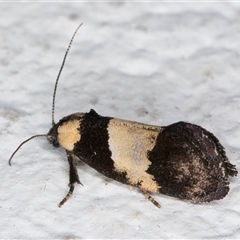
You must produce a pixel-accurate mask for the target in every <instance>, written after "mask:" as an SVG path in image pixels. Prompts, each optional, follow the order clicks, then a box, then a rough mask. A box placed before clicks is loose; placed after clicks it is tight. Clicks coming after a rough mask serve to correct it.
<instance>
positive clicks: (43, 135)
mask: <svg viewBox="0 0 240 240" xmlns="http://www.w3.org/2000/svg"><path fill="white" fill-rule="evenodd" d="M46 136H47V134H38V135H34V136H32V137H30V138H28V139H27V140H25V141H23V142H22V143H21V144H20V145H19V146H18V147H17V149H16V150H15V151H14V152H13V154H12V156H11V157H10V158H9V160H8V164H9V165H10V166H12V165H11V160H12V158H13V156H14V155H15V153H16V152H17V151H18V150H19V149H20V147H21V146H22V145H23V144H25V143H26V142H28V141H30V140H32V139H33V138H36V137H46Z"/></svg>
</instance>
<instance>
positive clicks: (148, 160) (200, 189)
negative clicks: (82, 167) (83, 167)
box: [47, 110, 237, 206]
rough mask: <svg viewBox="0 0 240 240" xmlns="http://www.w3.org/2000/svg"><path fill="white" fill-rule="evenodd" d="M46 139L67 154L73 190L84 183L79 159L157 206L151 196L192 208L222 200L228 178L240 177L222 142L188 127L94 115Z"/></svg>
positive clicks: (73, 119) (70, 119)
mask: <svg viewBox="0 0 240 240" xmlns="http://www.w3.org/2000/svg"><path fill="white" fill-rule="evenodd" d="M47 139H48V140H49V142H50V143H51V144H53V146H55V147H59V146H60V147H62V148H64V149H66V152H67V157H68V162H69V165H70V186H71V187H74V184H75V183H80V180H79V177H78V173H77V168H76V165H77V161H76V159H80V160H82V161H83V162H85V163H86V164H88V165H89V166H90V167H92V168H94V169H95V170H97V171H98V172H99V173H102V174H103V175H105V176H107V177H109V178H111V179H114V180H116V181H119V182H121V183H125V184H129V185H131V186H134V187H137V188H138V189H139V190H140V191H142V192H143V193H144V194H145V195H146V196H147V197H148V198H150V200H151V201H153V203H154V204H155V205H157V206H159V204H158V203H157V202H156V201H155V200H154V199H153V198H152V197H151V196H150V195H149V193H162V194H166V195H169V196H173V197H177V198H180V199H184V200H189V201H191V202H194V203H202V202H210V201H213V200H218V199H222V198H223V197H225V196H226V194H227V193H228V191H229V182H228V177H229V176H235V175H237V171H236V169H235V166H233V165H232V164H231V163H230V162H229V161H228V159H227V157H226V154H225V151H224V148H223V147H222V145H221V144H220V143H219V141H218V139H217V138H216V137H215V136H214V135H213V134H212V133H210V132H208V131H207V130H205V129H204V128H202V127H200V126H197V125H194V124H191V123H186V122H177V123H174V124H172V125H169V126H166V127H159V126H152V125H146V124H142V123H138V122H132V121H126V120H122V119H116V118H111V117H102V116H100V115H99V114H97V113H96V112H95V111H94V110H90V112H89V113H74V114H71V115H69V116H67V117H64V118H62V119H61V120H60V121H59V122H58V123H57V124H55V125H54V126H53V127H52V128H51V129H50V131H49V133H48V135H47ZM71 193H72V191H71ZM70 195H71V194H70ZM65 200H66V199H65ZM65 200H64V202H65ZM62 204H63V202H62V203H61V204H60V205H62Z"/></svg>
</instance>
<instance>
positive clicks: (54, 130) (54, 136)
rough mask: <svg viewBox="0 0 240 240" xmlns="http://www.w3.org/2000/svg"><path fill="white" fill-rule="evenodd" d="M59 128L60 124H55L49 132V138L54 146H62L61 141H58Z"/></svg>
mask: <svg viewBox="0 0 240 240" xmlns="http://www.w3.org/2000/svg"><path fill="white" fill-rule="evenodd" d="M57 129H58V125H57V124H54V125H53V126H52V128H51V129H50V130H49V132H48V134H47V140H48V141H49V143H50V144H52V145H53V146H54V147H59V146H60V145H59V142H58V131H57Z"/></svg>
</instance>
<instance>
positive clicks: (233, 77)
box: [0, 2, 240, 239]
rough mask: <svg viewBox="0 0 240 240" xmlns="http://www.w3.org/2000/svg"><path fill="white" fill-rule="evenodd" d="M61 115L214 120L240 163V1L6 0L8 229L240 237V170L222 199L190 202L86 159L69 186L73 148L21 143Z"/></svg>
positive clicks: (7, 234) (1, 80)
mask: <svg viewBox="0 0 240 240" xmlns="http://www.w3.org/2000/svg"><path fill="white" fill-rule="evenodd" d="M81 22H83V23H84V25H83V26H82V28H81V29H80V31H79V32H78V34H77V36H76V38H75V40H74V43H73V46H72V49H71V51H70V54H69V56H68V59H67V63H66V65H65V68H64V70H63V74H62V76H61V79H60V83H59V88H58V92H57V99H56V116H55V118H56V120H58V119H59V118H62V117H63V116H66V115H67V114H69V113H73V112H78V111H81V112H86V111H89V109H90V108H93V109H95V110H96V111H97V112H98V113H99V114H101V115H105V116H112V117H118V118H124V119H129V120H136V121H140V122H145V123H149V124H155V125H168V124H171V123H173V122H177V121H179V120H184V121H188V122H192V123H195V124H198V125H201V126H203V127H204V128H206V129H208V130H209V131H211V132H213V133H214V134H215V135H216V136H217V137H218V138H219V140H220V142H221V143H222V144H223V145H224V146H225V148H226V152H227V155H228V157H229V158H230V159H231V162H232V163H233V164H236V165H237V168H239V158H240V154H239V145H240V120H239V119H240V117H239V116H240V114H239V111H240V55H239V54H240V4H238V3H222V4H220V3H210V4H209V3H196V2H195V3H170V4H168V3H151V4H150V3H124V2H122V3H94V2H92V3H19V4H17V3H0V126H1V127H0V129H1V131H0V153H1V155H0V169H1V170H0V171H1V172H0V238H10V239H11V238H32V239H34V238H59V239H67V238H136V239H139V238H165V239H170V238H212V239H217V238H238V237H240V232H239V231H240V230H239V228H240V205H239V202H240V193H239V190H240V187H239V183H240V180H239V177H237V178H232V179H230V181H231V185H230V186H231V190H230V192H229V194H228V195H227V197H226V198H225V199H223V200H221V201H217V202H213V203H209V204H203V205H193V204H189V203H186V202H183V201H180V200H178V199H174V198H170V197H166V196H163V195H155V196H154V197H155V198H156V200H157V201H159V203H160V204H161V205H162V208H161V209H157V208H156V207H155V206H154V205H153V204H152V203H150V202H149V201H147V200H145V198H144V196H142V195H141V194H140V193H138V191H137V190H135V189H133V190H132V191H131V190H129V187H128V186H125V185H122V184H120V183H116V182H114V181H111V180H109V179H106V178H105V177H104V176H101V175H100V174H98V173H96V172H95V171H94V170H92V169H90V168H89V167H87V166H85V165H83V164H79V167H78V170H79V175H80V178H81V181H82V183H83V184H84V187H82V186H77V188H76V190H75V192H74V195H73V197H72V198H71V199H70V200H69V201H68V202H67V203H66V204H65V205H64V206H63V207H62V208H61V209H59V208H58V206H57V204H58V203H59V201H60V200H61V199H62V198H63V197H64V195H65V194H66V192H67V190H68V187H67V184H68V163H67V161H66V156H65V152H64V151H63V150H60V149H54V148H53V147H52V146H50V145H49V144H48V142H47V140H46V139H44V138H43V139H40V138H39V139H35V140H32V141H31V142H29V143H27V144H26V145H25V146H24V147H23V148H22V149H21V150H20V151H19V152H18V153H17V155H16V156H15V158H14V159H13V162H12V163H13V166H12V167H9V166H8V165H7V161H8V158H9V157H10V155H11V153H12V152H13V150H14V149H15V148H16V147H17V145H18V144H19V143H20V142H21V141H23V140H25V139H26V138H28V137H29V136H31V135H34V134H37V133H47V132H48V130H49V128H50V126H51V101H52V92H53V86H54V82H55V79H56V76H57V73H58V71H59V67H60V64H61V61H62V58H63V55H64V52H65V49H66V47H67V45H68V42H69V40H70V38H71V36H72V34H73V32H74V30H75V29H76V27H77V26H78V24H79V23H81Z"/></svg>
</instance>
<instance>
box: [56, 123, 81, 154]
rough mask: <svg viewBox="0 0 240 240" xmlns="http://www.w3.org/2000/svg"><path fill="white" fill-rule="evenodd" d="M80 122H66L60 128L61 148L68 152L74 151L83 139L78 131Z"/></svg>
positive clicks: (59, 139) (59, 140)
mask: <svg viewBox="0 0 240 240" xmlns="http://www.w3.org/2000/svg"><path fill="white" fill-rule="evenodd" d="M79 126H80V120H73V121H67V122H64V123H63V124H62V125H60V126H59V127H58V142H59V144H60V146H61V147H63V148H65V149H66V150H68V151H72V150H73V148H74V144H75V143H76V142H78V141H80V139H81V135H80V133H79V131H78V128H79Z"/></svg>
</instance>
